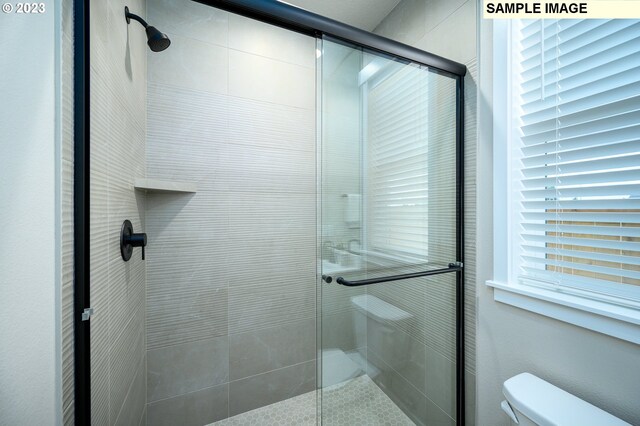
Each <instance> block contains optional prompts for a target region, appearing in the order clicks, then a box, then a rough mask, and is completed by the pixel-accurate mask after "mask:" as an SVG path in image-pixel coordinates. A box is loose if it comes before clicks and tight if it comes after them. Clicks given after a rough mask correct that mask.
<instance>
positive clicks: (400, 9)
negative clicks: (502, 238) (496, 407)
mask: <svg viewBox="0 0 640 426" xmlns="http://www.w3.org/2000/svg"><path fill="white" fill-rule="evenodd" d="M374 32H375V33H378V34H380V35H383V36H385V37H389V38H392V39H395V40H398V41H400V42H403V43H406V44H409V45H412V46H415V47H417V48H419V49H423V50H426V51H428V52H431V53H435V54H437V55H441V56H443V57H445V58H449V59H452V60H454V61H457V62H460V63H463V64H466V65H467V68H468V73H467V76H466V77H465V123H464V134H465V140H464V144H465V156H464V168H465V176H464V179H465V187H464V198H465V199H464V202H465V224H464V229H465V235H464V238H465V286H464V287H465V356H466V359H465V361H466V362H465V368H466V402H467V410H466V415H467V422H466V423H467V425H473V424H475V372H476V370H475V348H476V345H475V330H476V326H475V323H476V310H475V306H476V296H475V285H476V279H475V270H476V262H475V259H476V247H475V245H476V244H475V235H476V229H475V227H476V219H475V217H476V213H475V206H476V200H475V197H476V177H475V173H476V146H477V136H476V83H475V82H476V80H477V54H476V2H475V1H473V0H454V1H450V0H402V1H401V2H400V3H399V4H398V6H396V8H395V9H394V10H393V11H392V12H391V13H390V14H389V15H388V16H387V17H386V18H385V19H384V20H383V21H382V22H381V23H380V24H379V25H378V27H377V28H376V29H375V31H374ZM443 296H446V295H444V294H443ZM443 300H444V299H443ZM426 343H427V344H426V345H424V346H425V350H426V351H432V352H433V356H428V357H427V370H429V369H430V368H431V370H432V371H433V374H430V373H429V371H427V372H426V380H427V388H428V387H429V386H433V387H434V388H435V389H449V390H450V391H449V392H450V395H451V398H450V399H448V400H442V402H441V401H439V400H437V398H435V397H434V398H435V400H433V399H432V402H434V403H435V404H436V405H438V407H439V408H441V409H442V410H443V411H445V412H446V413H447V414H448V415H452V414H453V412H454V411H453V410H454V407H452V406H450V405H447V406H446V404H447V401H455V394H454V389H455V374H454V372H455V370H454V366H455V363H454V359H453V353H454V352H452V351H451V349H453V347H452V346H451V345H452V344H453V342H449V345H448V346H449V348H447V345H440V346H439V347H438V346H435V347H434V345H431V344H430V342H426ZM429 359H431V360H432V362H431V367H430V366H429ZM399 377H402V376H401V375H399ZM429 382H431V383H429ZM427 390H428V389H427ZM436 394H437V395H440V396H442V395H445V394H446V392H445V393H443V392H442V391H439V392H436V393H435V394H434V395H436ZM427 397H430V395H429V393H428V392H427ZM443 424H444V423H443Z"/></svg>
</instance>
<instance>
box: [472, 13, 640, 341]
mask: <svg viewBox="0 0 640 426" xmlns="http://www.w3.org/2000/svg"><path fill="white" fill-rule="evenodd" d="M492 26H493V42H492V49H489V50H492V52H493V96H492V99H493V102H492V107H491V108H492V109H491V113H492V117H493V123H492V125H491V128H492V131H493V205H494V206H493V220H494V229H493V233H494V235H493V238H494V265H493V266H494V268H493V269H494V277H493V280H490V281H487V285H489V286H491V287H493V288H494V293H493V294H494V299H495V300H496V301H499V302H503V303H507V304H511V305H513V306H517V307H519V308H522V309H526V310H529V311H532V312H536V313H539V314H542V315H545V316H549V317H552V318H555V319H559V320H561V321H565V322H569V323H571V324H575V325H578V326H581V327H585V328H588V329H591V330H594V331H598V332H601V333H605V334H608V335H611V336H615V337H618V338H621V339H624V340H627V341H630V342H634V343H637V344H640V21H638V20H495V21H493V22H492ZM486 48H487V46H484V47H483V49H486ZM481 108H483V107H482V105H481ZM485 111H486V110H485V109H484V108H483V109H482V110H481V112H485ZM484 121H485V120H481V123H480V124H481V125H482V126H484V125H486V123H484Z"/></svg>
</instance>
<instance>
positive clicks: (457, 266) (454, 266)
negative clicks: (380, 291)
mask: <svg viewBox="0 0 640 426" xmlns="http://www.w3.org/2000/svg"><path fill="white" fill-rule="evenodd" d="M463 268H464V265H463V264H462V262H453V263H450V264H449V266H448V267H447V268H440V269H432V270H429V271H421V272H411V273H409V274H402V275H389V276H387V277H379V278H368V279H365V280H355V281H350V280H347V279H344V278H343V277H338V278H336V282H337V283H338V284H340V285H343V286H346V287H359V286H363V285H370V284H378V283H386V282H389V281H400V280H407V279H409V278H419V277H426V276H429V275H440V274H447V273H450V272H458V271H462V269H463ZM327 278H328V279H325V275H323V276H322V279H324V281H325V282H327V283H330V282H331V280H332V278H331V277H330V276H327Z"/></svg>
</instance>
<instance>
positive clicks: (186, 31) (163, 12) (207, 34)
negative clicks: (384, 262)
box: [147, 0, 229, 55]
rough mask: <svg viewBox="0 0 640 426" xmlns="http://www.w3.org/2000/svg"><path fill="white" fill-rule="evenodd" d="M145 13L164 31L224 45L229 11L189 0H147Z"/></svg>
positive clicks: (152, 23) (225, 43) (153, 23)
mask: <svg viewBox="0 0 640 426" xmlns="http://www.w3.org/2000/svg"><path fill="white" fill-rule="evenodd" d="M147 13H148V17H149V24H150V25H153V26H154V27H156V28H158V29H159V30H160V31H162V32H164V33H167V32H170V33H171V34H177V35H179V36H182V37H189V38H193V39H196V40H200V41H205V42H207V43H213V44H217V45H220V46H226V45H227V38H228V36H227V33H228V31H227V25H228V18H227V16H228V15H229V14H228V12H225V11H223V10H220V9H216V8H215V7H211V6H207V5H204V4H200V3H197V2H195V1H192V0H147ZM172 41H173V40H172ZM149 55H156V53H149Z"/></svg>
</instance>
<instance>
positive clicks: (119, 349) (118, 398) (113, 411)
mask: <svg viewBox="0 0 640 426" xmlns="http://www.w3.org/2000/svg"><path fill="white" fill-rule="evenodd" d="M144 332H145V331H144V307H140V309H139V310H138V312H137V313H136V315H135V316H133V317H131V320H130V321H129V323H128V324H126V325H125V327H124V329H123V330H122V333H121V334H120V336H119V337H118V339H117V340H115V341H113V343H112V345H111V347H110V349H109V418H110V423H115V421H116V419H117V417H118V414H119V413H120V411H121V410H122V406H123V404H124V403H125V399H126V397H127V393H128V390H129V388H130V387H131V384H132V383H133V381H134V380H135V376H136V371H138V370H139V368H140V364H141V363H143V361H144V356H145V350H144ZM140 392H142V389H141V390H140ZM139 396H140V395H139ZM129 397H130V398H136V396H133V395H129ZM138 400H139V399H138Z"/></svg>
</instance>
